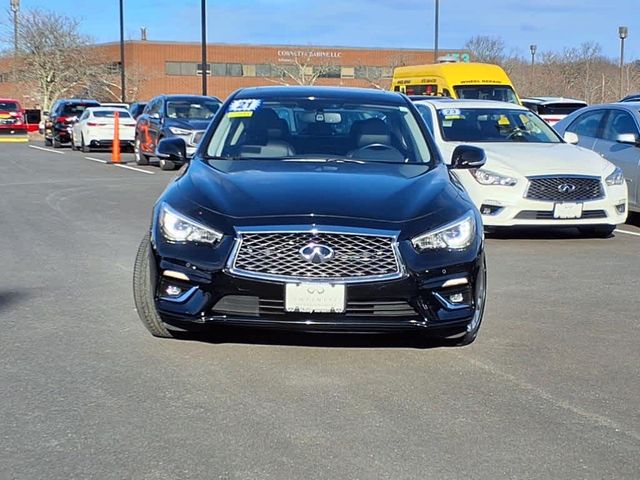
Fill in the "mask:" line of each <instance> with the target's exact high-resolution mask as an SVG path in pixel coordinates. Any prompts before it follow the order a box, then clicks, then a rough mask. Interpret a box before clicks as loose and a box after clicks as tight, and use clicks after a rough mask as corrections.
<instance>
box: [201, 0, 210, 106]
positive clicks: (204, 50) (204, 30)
mask: <svg viewBox="0 0 640 480" xmlns="http://www.w3.org/2000/svg"><path fill="white" fill-rule="evenodd" d="M201 1H202V3H201V13H200V21H201V22H202V25H201V31H202V95H206V94H207V74H208V73H209V72H208V70H209V69H208V68H207V67H208V65H207V0H201Z"/></svg>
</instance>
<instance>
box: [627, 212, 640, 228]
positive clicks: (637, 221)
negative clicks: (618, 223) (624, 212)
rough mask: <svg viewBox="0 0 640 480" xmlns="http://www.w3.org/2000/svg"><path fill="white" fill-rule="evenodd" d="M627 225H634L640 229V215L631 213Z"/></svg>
mask: <svg viewBox="0 0 640 480" xmlns="http://www.w3.org/2000/svg"><path fill="white" fill-rule="evenodd" d="M627 225H633V226H634V227H640V213H636V212H630V213H629V218H627Z"/></svg>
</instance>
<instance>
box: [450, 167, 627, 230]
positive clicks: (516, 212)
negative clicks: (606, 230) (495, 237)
mask: <svg viewBox="0 0 640 480" xmlns="http://www.w3.org/2000/svg"><path fill="white" fill-rule="evenodd" d="M468 177H469V178H464V179H461V180H462V183H463V185H464V187H465V189H466V190H467V192H468V193H469V196H470V197H471V199H472V200H473V203H474V204H475V205H476V207H477V208H478V209H479V210H480V213H481V215H482V223H483V224H484V225H485V226H486V227H514V226H545V227H551V226H553V227H566V226H582V225H584V226H587V225H619V224H622V223H624V222H625V221H626V220H627V214H628V210H629V206H628V200H627V186H626V185H624V184H623V185H612V186H610V185H605V187H604V191H605V195H604V197H603V198H601V199H598V200H588V201H583V202H578V203H582V215H581V217H580V218H554V207H555V204H556V202H553V201H541V200H531V199H528V198H525V197H524V194H525V191H524V190H523V188H524V187H523V186H516V187H504V186H488V185H480V184H479V183H478V182H476V181H475V180H473V179H471V178H470V175H469V176H468ZM487 212H490V213H487Z"/></svg>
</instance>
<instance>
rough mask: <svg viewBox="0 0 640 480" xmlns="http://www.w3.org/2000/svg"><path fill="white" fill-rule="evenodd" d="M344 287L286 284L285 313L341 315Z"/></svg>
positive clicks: (343, 308)
mask: <svg viewBox="0 0 640 480" xmlns="http://www.w3.org/2000/svg"><path fill="white" fill-rule="evenodd" d="M345 290H346V289H345V286H344V285H331V284H329V283H298V284H296V283H287V285H286V287H285V295H284V308H285V310H286V311H287V312H302V313H343V312H344V310H345V297H346V295H345Z"/></svg>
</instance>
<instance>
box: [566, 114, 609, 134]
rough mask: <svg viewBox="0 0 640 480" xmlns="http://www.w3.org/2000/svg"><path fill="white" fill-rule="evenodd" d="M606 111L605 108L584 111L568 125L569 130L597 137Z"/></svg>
mask: <svg viewBox="0 0 640 480" xmlns="http://www.w3.org/2000/svg"><path fill="white" fill-rule="evenodd" d="M605 113H606V111H605V110H594V111H591V112H586V113H583V114H582V115H580V116H579V117H578V118H576V119H575V120H574V121H573V123H572V124H571V125H569V126H568V127H567V132H573V133H575V134H576V135H578V136H583V137H597V136H598V129H599V127H600V124H601V123H602V119H603V118H604V114H605Z"/></svg>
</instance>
